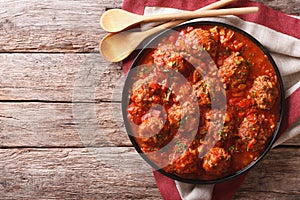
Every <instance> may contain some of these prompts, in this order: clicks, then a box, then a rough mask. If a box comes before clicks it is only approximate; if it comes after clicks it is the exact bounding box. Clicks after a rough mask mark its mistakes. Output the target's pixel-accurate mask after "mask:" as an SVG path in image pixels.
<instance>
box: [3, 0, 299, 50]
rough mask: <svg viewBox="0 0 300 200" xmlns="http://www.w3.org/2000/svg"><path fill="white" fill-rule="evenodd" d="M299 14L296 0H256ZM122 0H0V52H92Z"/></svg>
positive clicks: (289, 12) (96, 48) (96, 47)
mask: <svg viewBox="0 0 300 200" xmlns="http://www.w3.org/2000/svg"><path fill="white" fill-rule="evenodd" d="M258 2H261V3H263V4H265V5H267V6H271V7H272V8H274V9H277V10H281V11H283V12H286V13H288V14H297V15H299V13H300V11H299V8H300V5H299V4H300V3H299V1H286V0H269V1H263V0H258ZM121 5H122V1H121V0H101V1H94V0H76V1H73V0H64V1H60V0H43V1H42V2H41V1H32V0H18V1H14V0H4V1H1V2H0V7H1V8H2V10H1V12H0V30H1V31H0V52H95V51H98V44H99V41H100V39H101V38H102V37H103V36H104V35H105V34H106V33H105V32H104V31H103V30H102V29H101V27H100V24H99V19H100V17H101V15H102V13H103V12H104V11H105V9H106V8H115V7H121Z"/></svg>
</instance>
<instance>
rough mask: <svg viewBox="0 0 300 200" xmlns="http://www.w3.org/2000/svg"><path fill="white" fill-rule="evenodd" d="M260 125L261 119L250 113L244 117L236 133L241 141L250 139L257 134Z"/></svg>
mask: <svg viewBox="0 0 300 200" xmlns="http://www.w3.org/2000/svg"><path fill="white" fill-rule="evenodd" d="M260 126H261V119H260V118H258V117H257V115H255V114H250V115H248V116H247V117H245V118H244V120H243V121H242V123H241V125H240V127H239V128H238V134H239V136H240V137H241V138H242V140H243V141H246V142H248V141H250V140H252V139H255V138H256V137H257V136H258V133H259V131H260Z"/></svg>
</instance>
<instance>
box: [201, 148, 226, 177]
mask: <svg viewBox="0 0 300 200" xmlns="http://www.w3.org/2000/svg"><path fill="white" fill-rule="evenodd" d="M230 158H231V156H230V155H229V154H228V153H227V152H226V151H225V150H224V149H223V148H221V147H214V148H212V149H211V150H210V151H209V152H208V153H207V154H206V155H205V157H204V158H203V163H202V167H203V169H204V170H205V171H206V172H207V173H208V174H214V175H221V174H223V173H224V172H226V171H227V169H228V167H229V165H230Z"/></svg>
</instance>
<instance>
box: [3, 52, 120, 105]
mask: <svg viewBox="0 0 300 200" xmlns="http://www.w3.org/2000/svg"><path fill="white" fill-rule="evenodd" d="M122 76H123V73H122V69H121V66H120V65H118V64H112V63H108V62H106V61H104V60H103V59H102V57H101V56H100V55H99V54H97V53H87V54H43V53H41V54H31V53H27V54H23V53H16V54H6V53H3V54H0V100H20V101H35V100H38V101H64V102H65V101H68V102H74V101H77V102H95V101H111V100H112V101H120V99H121V88H122V83H123V82H122V81H121V80H124V79H122V78H121V77H122Z"/></svg>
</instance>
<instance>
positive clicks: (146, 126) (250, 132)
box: [127, 25, 280, 180]
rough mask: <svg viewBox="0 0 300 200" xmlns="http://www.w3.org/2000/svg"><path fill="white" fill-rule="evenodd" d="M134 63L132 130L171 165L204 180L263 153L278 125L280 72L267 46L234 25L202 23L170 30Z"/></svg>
mask: <svg viewBox="0 0 300 200" xmlns="http://www.w3.org/2000/svg"><path fill="white" fill-rule="evenodd" d="M132 70H133V69H132ZM134 71H135V72H134V73H133V74H134V76H131V78H132V80H131V82H132V85H131V86H132V87H130V88H129V104H128V107H127V114H128V116H127V117H128V120H129V121H130V124H131V126H130V127H131V130H132V131H131V132H132V135H133V137H134V138H135V141H136V142H137V144H138V145H139V147H140V150H141V151H142V152H143V153H144V154H145V155H146V156H147V157H148V158H149V159H150V161H151V162H153V163H154V164H155V165H156V166H157V167H158V168H161V169H163V170H164V171H166V172H168V173H171V174H174V175H176V176H179V177H182V178H188V179H202V180H212V179H217V178H221V177H224V176H227V175H229V174H232V173H234V172H236V171H238V170H241V169H243V168H244V167H246V166H247V165H249V164H250V163H251V162H252V161H254V160H256V159H257V158H258V157H259V156H260V155H261V153H262V152H263V151H264V150H265V148H266V145H268V142H269V140H270V138H271V137H272V135H273V133H274V131H275V129H276V127H277V123H278V120H279V106H280V98H279V88H280V86H279V82H278V78H277V76H276V72H275V70H274V68H273V66H272V64H271V63H270V61H269V59H268V57H267V56H266V55H265V54H264V52H263V51H262V50H261V49H260V48H259V47H257V45H256V44H254V43H253V42H252V41H251V40H250V39H249V38H247V37H246V36H244V35H242V34H241V33H239V32H236V31H234V30H231V29H228V28H225V27H223V26H212V25H202V26H199V27H197V26H195V27H193V26H188V27H185V28H183V29H181V30H179V31H176V32H173V33H170V34H169V35H168V36H165V37H163V38H162V39H161V40H160V41H159V42H158V43H157V46H156V47H155V48H153V49H149V50H148V51H147V54H145V55H144V56H143V57H142V59H140V60H139V62H138V64H137V66H136V67H135V68H134Z"/></svg>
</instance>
